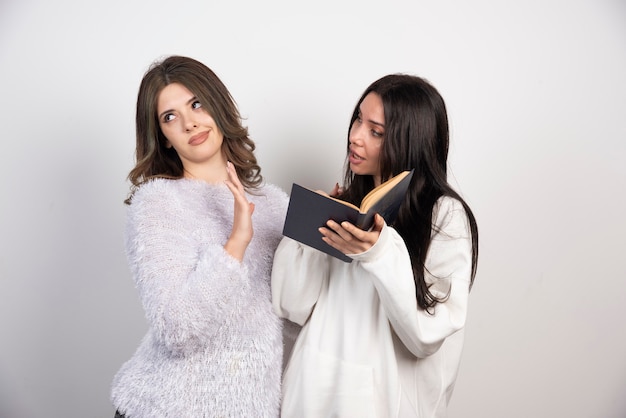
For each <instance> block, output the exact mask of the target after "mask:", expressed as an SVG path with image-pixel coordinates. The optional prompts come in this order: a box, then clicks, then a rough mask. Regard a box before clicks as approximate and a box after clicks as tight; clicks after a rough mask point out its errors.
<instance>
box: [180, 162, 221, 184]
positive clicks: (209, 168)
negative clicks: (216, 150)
mask: <svg viewBox="0 0 626 418" xmlns="http://www.w3.org/2000/svg"><path fill="white" fill-rule="evenodd" d="M183 171H184V174H183V177H185V178H187V179H195V180H203V181H205V182H207V183H211V184H217V183H223V182H224V180H227V179H228V174H227V172H226V158H225V157H224V156H221V158H217V159H216V160H214V161H211V162H204V163H201V164H186V165H184V167H183Z"/></svg>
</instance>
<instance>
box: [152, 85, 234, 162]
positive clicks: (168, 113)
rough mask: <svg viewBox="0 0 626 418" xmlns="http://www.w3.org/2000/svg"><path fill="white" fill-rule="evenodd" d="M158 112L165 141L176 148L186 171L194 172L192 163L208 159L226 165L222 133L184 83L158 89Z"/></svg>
mask: <svg viewBox="0 0 626 418" xmlns="http://www.w3.org/2000/svg"><path fill="white" fill-rule="evenodd" d="M157 115H158V119H159V126H160V127H161V131H162V132H163V134H164V135H165V137H166V138H167V145H168V146H171V147H173V148H174V149H175V150H176V152H177V153H178V156H179V157H180V159H181V161H182V163H183V167H184V169H185V172H186V173H193V172H194V171H195V170H194V166H197V165H203V164H207V163H208V164H216V165H219V166H224V167H225V163H226V162H225V159H224V156H223V154H222V143H223V142H224V135H223V134H222V132H221V131H220V130H219V129H218V128H217V124H216V123H215V121H214V120H213V118H212V117H211V115H209V113H208V112H207V111H206V110H205V109H203V108H202V105H201V104H200V102H199V101H198V99H197V98H196V97H195V96H194V95H193V93H191V92H190V91H189V90H188V89H187V88H186V87H185V86H183V85H182V84H179V83H172V84H168V85H167V86H165V88H163V90H161V93H160V94H159V97H158V100H157Z"/></svg>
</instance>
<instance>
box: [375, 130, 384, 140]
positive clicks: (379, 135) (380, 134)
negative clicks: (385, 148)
mask: <svg viewBox="0 0 626 418" xmlns="http://www.w3.org/2000/svg"><path fill="white" fill-rule="evenodd" d="M383 134H384V132H378V131H377V130H375V129H372V136H374V137H376V138H382V137H383Z"/></svg>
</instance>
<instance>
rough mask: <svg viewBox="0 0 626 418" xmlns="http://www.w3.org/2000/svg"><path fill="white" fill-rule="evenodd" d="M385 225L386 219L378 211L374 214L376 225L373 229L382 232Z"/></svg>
mask: <svg viewBox="0 0 626 418" xmlns="http://www.w3.org/2000/svg"><path fill="white" fill-rule="evenodd" d="M383 226H385V219H384V218H383V217H382V216H380V214H378V213H377V214H376V215H375V216H374V227H373V228H372V231H376V232H380V231H382V230H383Z"/></svg>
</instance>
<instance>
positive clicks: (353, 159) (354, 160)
mask: <svg viewBox="0 0 626 418" xmlns="http://www.w3.org/2000/svg"><path fill="white" fill-rule="evenodd" d="M348 159H349V160H350V164H361V163H362V162H363V161H365V159H364V158H363V157H361V156H360V155H359V154H357V153H356V152H354V151H352V150H351V151H350V155H349V156H348Z"/></svg>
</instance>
